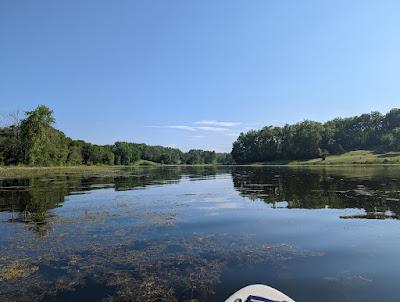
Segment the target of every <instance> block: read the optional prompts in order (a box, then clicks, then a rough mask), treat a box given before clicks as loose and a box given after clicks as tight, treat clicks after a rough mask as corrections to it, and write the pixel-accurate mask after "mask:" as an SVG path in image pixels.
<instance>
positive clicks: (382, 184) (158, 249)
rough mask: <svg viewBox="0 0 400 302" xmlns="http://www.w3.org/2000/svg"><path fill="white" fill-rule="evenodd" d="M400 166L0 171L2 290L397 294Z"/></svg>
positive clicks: (181, 295) (30, 295)
mask: <svg viewBox="0 0 400 302" xmlns="http://www.w3.org/2000/svg"><path fill="white" fill-rule="evenodd" d="M399 217H400V168H397V167H384V166H382V167H378V166H377V167H362V166H359V167H351V168H349V167H348V168H341V167H325V168H318V167H313V168H311V167H310V168H306V167H302V168H299V167H297V168H296V167H244V166H243V167H161V168H132V169H122V170H121V171H118V172H112V173H111V172H110V173H101V174H100V173H98V174H96V173H93V174H89V175H88V174H87V173H86V174H85V175H81V174H79V173H61V172H58V173H55V174H54V175H43V176H35V177H30V178H16V179H0V234H1V235H0V301H34V300H36V301H142V302H146V301H191V300H193V301H211V302H212V301H224V300H225V299H226V298H227V297H228V296H229V295H230V294H232V293H233V292H235V291H236V290H238V289H240V288H241V287H243V286H245V285H248V284H251V283H264V284H268V285H271V286H273V287H276V288H278V289H280V290H281V291H283V292H285V293H286V294H287V295H289V296H290V297H292V298H293V299H295V300H296V301H299V302H300V301H304V302H306V301H307V302H310V301H332V302H333V301H335V302H337V301H374V302H376V301H397V300H399V298H398V288H400V261H398V257H399V255H400V221H399Z"/></svg>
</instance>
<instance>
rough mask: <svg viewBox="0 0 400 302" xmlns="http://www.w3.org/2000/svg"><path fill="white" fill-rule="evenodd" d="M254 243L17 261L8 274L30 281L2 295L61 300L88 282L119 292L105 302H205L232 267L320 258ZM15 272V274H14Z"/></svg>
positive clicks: (204, 242)
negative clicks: (61, 296) (59, 297)
mask: <svg viewBox="0 0 400 302" xmlns="http://www.w3.org/2000/svg"><path fill="white" fill-rule="evenodd" d="M251 242H252V240H251V238H250V237H243V236H242V237H240V236H237V237H232V236H226V235H225V236H219V235H197V236H195V237H193V238H168V239H166V240H154V239H153V240H151V241H150V240H148V241H145V240H144V239H140V240H131V241H130V242H128V243H127V244H123V245H122V244H119V245H115V246H108V247H105V246H103V245H100V244H89V245H86V246H84V248H82V249H80V250H78V249H77V250H74V251H73V252H74V254H71V252H72V251H70V250H67V251H66V252H67V253H65V254H61V255H57V257H55V256H54V255H52V254H41V255H39V256H37V257H31V258H30V259H29V263H30V265H27V264H21V262H19V261H16V260H14V261H13V262H12V265H11V266H8V267H7V269H6V270H5V272H7V274H6V275H8V276H14V278H16V277H20V278H25V284H26V286H25V287H23V288H20V286H19V285H20V284H18V283H12V282H11V283H9V282H8V283H7V282H3V284H1V285H0V293H1V292H5V288H6V287H7V288H8V292H9V293H13V294H11V295H9V296H7V299H9V300H17V297H24V299H25V300H27V301H28V300H32V299H38V296H37V293H39V292H40V297H47V298H49V297H53V298H56V297H57V296H58V295H62V294H63V293H65V292H71V291H75V290H79V288H81V287H82V286H84V284H85V283H86V282H87V280H89V279H94V280H95V281H96V282H97V283H99V284H103V285H104V286H107V287H108V288H114V289H115V290H114V292H113V293H112V295H109V296H108V297H104V301H142V302H151V301H192V300H193V299H197V300H199V301H204V299H206V297H207V296H208V295H210V294H213V293H214V291H215V287H216V285H217V284H218V283H219V281H220V276H221V273H222V271H223V270H224V269H225V268H227V267H228V266H229V265H233V264H234V265H245V266H248V265H256V264H260V263H268V264H269V265H275V266H279V265H283V264H284V263H286V262H287V261H289V260H290V259H293V258H295V257H305V256H320V254H314V253H308V252H305V251H302V250H299V249H297V248H295V247H294V246H291V245H286V244H279V245H266V244H262V245H254V244H253V243H251ZM8 261H10V259H8ZM25 263H27V262H25ZM38 267H40V268H42V269H39V270H38ZM49 267H51V268H52V273H51V274H52V275H53V277H54V275H56V276H58V277H57V278H55V280H53V281H52V282H49V280H48V274H49V272H48V270H49V269H48V268H49ZM43 268H47V269H43ZM12 271H14V272H15V273H14V274H11V272H12ZM54 271H56V272H57V273H54ZM11 279H12V278H11V277H9V278H7V279H3V281H10V280H11ZM12 288H13V289H14V290H12V291H11V290H10V289H12ZM35 293H36V295H35Z"/></svg>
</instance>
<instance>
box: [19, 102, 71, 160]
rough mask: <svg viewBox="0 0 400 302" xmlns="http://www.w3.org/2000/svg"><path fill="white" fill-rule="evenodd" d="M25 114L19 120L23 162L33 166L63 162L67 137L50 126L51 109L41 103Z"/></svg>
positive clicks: (51, 122)
mask: <svg viewBox="0 0 400 302" xmlns="http://www.w3.org/2000/svg"><path fill="white" fill-rule="evenodd" d="M25 114H26V118H25V119H24V120H22V122H21V137H22V148H23V153H24V162H25V163H26V164H29V165H35V166H50V165H62V164H64V163H65V161H66V158H67V156H68V144H67V139H66V137H65V135H64V134H63V133H62V132H60V131H58V130H55V129H54V128H53V127H52V125H53V124H54V122H55V119H54V117H53V111H52V110H50V109H49V108H48V107H47V106H43V105H42V106H38V107H37V108H36V109H35V110H33V111H27V112H26V113H25Z"/></svg>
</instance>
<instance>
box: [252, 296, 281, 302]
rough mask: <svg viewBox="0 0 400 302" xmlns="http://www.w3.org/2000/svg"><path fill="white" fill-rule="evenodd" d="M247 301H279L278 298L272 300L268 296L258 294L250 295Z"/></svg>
mask: <svg viewBox="0 0 400 302" xmlns="http://www.w3.org/2000/svg"><path fill="white" fill-rule="evenodd" d="M245 302H279V301H276V300H270V299H267V298H263V297H258V296H251V295H250V296H248V297H247V299H246V301H245Z"/></svg>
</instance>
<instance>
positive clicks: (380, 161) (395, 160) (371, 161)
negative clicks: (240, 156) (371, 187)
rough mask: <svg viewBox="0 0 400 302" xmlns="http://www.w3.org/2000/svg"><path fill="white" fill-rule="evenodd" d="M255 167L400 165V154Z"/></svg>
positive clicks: (364, 154) (355, 154)
mask: <svg viewBox="0 0 400 302" xmlns="http://www.w3.org/2000/svg"><path fill="white" fill-rule="evenodd" d="M253 165H289V166H292V165H293V166H295V165H304V166H319V165H323V166H331V165H334V166H339V165H342V166H343V165H400V152H378V151H372V150H357V151H350V152H346V153H344V154H341V155H330V156H327V157H326V159H325V160H322V158H314V159H310V160H304V161H271V162H263V163H254V164H253Z"/></svg>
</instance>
